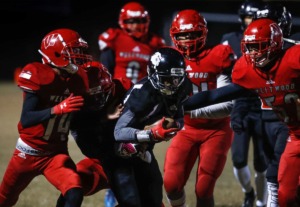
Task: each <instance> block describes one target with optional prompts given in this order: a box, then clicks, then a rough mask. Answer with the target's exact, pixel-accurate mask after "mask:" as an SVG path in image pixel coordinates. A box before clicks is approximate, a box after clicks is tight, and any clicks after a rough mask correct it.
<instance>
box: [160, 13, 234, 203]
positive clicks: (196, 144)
mask: <svg viewBox="0 0 300 207" xmlns="http://www.w3.org/2000/svg"><path fill="white" fill-rule="evenodd" d="M207 32H208V29H207V24H206V21H205V19H204V17H203V16H202V15H201V14H199V13H198V12H197V11H196V10H193V9H187V10H182V11H180V12H179V13H178V14H177V15H176V16H175V18H174V20H173V22H172V25H171V28H170V35H171V38H172V41H173V43H174V45H175V46H176V47H177V48H178V49H179V50H180V51H181V52H182V54H183V55H184V57H185V62H186V65H187V69H186V72H187V74H188V77H189V79H190V80H191V81H192V83H193V93H198V92H200V91H206V90H211V89H215V88H217V87H221V86H224V85H227V84H228V83H229V82H230V72H231V69H232V66H233V64H234V62H235V59H234V55H233V50H232V49H231V47H230V46H228V45H221V44H219V45H216V46H207V45H206V44H205V43H206V38H207ZM231 108H232V102H231V101H229V102H224V103H221V104H218V105H214V106H210V107H207V108H203V109H199V110H195V111H190V112H187V114H186V115H185V117H184V128H183V129H182V130H181V131H179V132H178V133H177V135H176V136H175V137H174V138H173V139H172V141H171V144H170V146H169V148H168V150H167V154H166V159H165V165H164V188H165V190H166V194H167V197H168V200H169V202H170V204H171V206H185V191H184V186H185V184H186V182H187V180H188V178H189V175H190V172H191V170H192V168H193V166H194V164H195V162H196V160H197V159H198V158H199V163H198V171H197V183H196V185H195V192H196V196H197V206H206V207H208V206H213V203H214V198H213V191H214V186H215V183H216V181H217V179H218V177H219V176H220V175H221V173H222V171H223V168H224V166H225V162H226V158H227V153H228V150H229V148H230V146H231V142H232V130H231V128H230V125H229V121H230V118H229V115H230V111H231Z"/></svg>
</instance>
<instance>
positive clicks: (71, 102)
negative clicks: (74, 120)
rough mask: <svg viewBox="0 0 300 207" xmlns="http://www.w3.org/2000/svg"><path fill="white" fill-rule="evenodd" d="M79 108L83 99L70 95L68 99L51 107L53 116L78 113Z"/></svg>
mask: <svg viewBox="0 0 300 207" xmlns="http://www.w3.org/2000/svg"><path fill="white" fill-rule="evenodd" d="M81 106H83V98H82V97H81V96H73V94H71V95H70V96H69V97H68V98H66V99H65V100H63V101H62V102H61V103H59V104H57V105H56V106H54V107H53V114H56V115H62V114H65V113H70V112H73V111H79V110H80V108H81Z"/></svg>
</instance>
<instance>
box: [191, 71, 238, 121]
mask: <svg viewBox="0 0 300 207" xmlns="http://www.w3.org/2000/svg"><path fill="white" fill-rule="evenodd" d="M228 84H230V78H229V76H227V75H223V74H221V75H220V76H219V77H218V79H217V88H220V87H223V86H226V85H228ZM232 106H233V102H232V101H227V102H222V103H219V104H214V105H211V106H207V107H203V108H199V109H196V110H192V111H189V112H188V113H189V114H190V116H191V118H204V119H219V118H224V117H228V116H229V115H230V112H231V110H232Z"/></svg>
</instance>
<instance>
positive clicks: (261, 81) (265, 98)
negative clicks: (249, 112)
mask: <svg viewBox="0 0 300 207" xmlns="http://www.w3.org/2000/svg"><path fill="white" fill-rule="evenodd" d="M299 57H300V45H295V46H293V47H291V48H289V49H288V50H287V51H286V52H285V53H284V54H283V56H281V57H280V58H278V60H277V61H276V63H275V65H274V66H273V67H272V68H271V69H270V70H269V71H268V72H266V73H263V72H261V71H260V70H259V69H258V68H253V67H254V66H251V65H249V64H247V62H246V59H245V58H244V57H241V58H240V59H239V60H238V61H237V63H236V64H235V66H234V69H233V73H232V82H233V83H236V84H238V85H240V86H243V87H245V88H248V89H251V90H254V91H256V92H257V93H258V95H259V97H260V98H261V100H262V103H263V105H262V107H264V106H267V107H272V109H273V110H274V111H275V112H276V113H277V115H278V116H279V118H281V120H282V121H283V122H285V123H286V124H287V125H288V127H289V128H290V131H291V132H292V133H294V134H295V135H296V136H300V128H299V124H300V109H299V105H298V104H297V99H299V97H300V62H299Z"/></svg>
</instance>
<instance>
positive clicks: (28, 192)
mask: <svg viewBox="0 0 300 207" xmlns="http://www.w3.org/2000/svg"><path fill="white" fill-rule="evenodd" d="M21 103H22V93H21V91H20V90H19V89H18V88H17V86H15V85H14V84H13V83H12V82H0V180H2V177H3V174H4V172H5V169H6V166H7V164H8V161H9V159H10V157H11V155H12V152H13V150H14V147H15V144H16V140H17V138H18V132H17V123H18V120H19V117H20V112H21ZM168 144H169V143H167V142H166V143H161V144H157V146H156V149H155V153H156V156H157V159H158V160H159V164H160V167H161V169H163V168H162V165H163V160H164V154H165V151H166V148H167V147H168ZM69 151H70V154H71V156H72V158H73V159H74V161H75V162H77V161H79V160H80V159H81V158H82V157H83V156H82V155H81V153H80V151H79V149H78V148H77V147H76V145H75V143H74V141H73V138H72V137H70V141H69ZM251 154H252V153H250V158H249V159H251ZM250 165H252V163H250ZM250 167H251V166H250ZM251 170H252V168H251ZM195 172H196V171H195V169H194V170H193V172H192V174H191V176H190V179H189V182H188V183H187V185H186V194H187V206H188V207H192V206H195V205H196V204H195V196H194V183H195V178H196V174H195ZM104 193H105V191H101V192H99V193H97V194H95V195H92V196H89V197H85V199H84V201H83V205H82V207H103V206H104V204H103V198H104ZM59 194H60V193H59V192H58V191H57V190H56V189H55V188H54V187H53V186H52V185H51V184H50V183H48V182H47V181H46V179H45V178H44V177H43V176H38V177H36V178H35V179H34V180H33V181H32V182H31V184H30V185H29V186H28V187H27V188H26V189H25V190H24V191H23V192H22V194H21V196H20V199H19V201H18V203H17V205H16V207H41V206H45V207H54V206H55V203H56V199H57V198H58V196H59ZM243 197H244V194H243V193H242V191H241V189H240V187H239V185H238V183H237V181H236V180H235V179H234V176H233V173H232V162H231V159H230V154H228V160H227V164H226V166H225V169H224V171H223V173H222V175H221V177H220V178H219V180H218V182H217V185H216V187H215V204H216V206H217V207H238V206H241V203H242V201H243ZM164 203H165V205H166V206H168V205H167V201H166V199H164Z"/></svg>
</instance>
